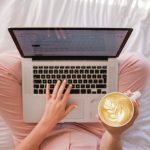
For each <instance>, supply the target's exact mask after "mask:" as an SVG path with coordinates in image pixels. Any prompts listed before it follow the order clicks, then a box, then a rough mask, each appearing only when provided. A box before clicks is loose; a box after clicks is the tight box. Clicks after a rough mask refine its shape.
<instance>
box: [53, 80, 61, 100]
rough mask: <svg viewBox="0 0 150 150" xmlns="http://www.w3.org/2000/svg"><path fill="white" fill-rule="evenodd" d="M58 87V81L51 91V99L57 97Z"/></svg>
mask: <svg viewBox="0 0 150 150" xmlns="http://www.w3.org/2000/svg"><path fill="white" fill-rule="evenodd" d="M59 87H60V81H57V83H56V85H55V87H54V90H53V94H52V98H54V99H55V98H56V97H57V93H58V90H59Z"/></svg>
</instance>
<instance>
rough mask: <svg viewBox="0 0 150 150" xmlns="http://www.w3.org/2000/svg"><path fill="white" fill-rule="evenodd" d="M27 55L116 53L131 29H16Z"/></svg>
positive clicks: (105, 54)
mask: <svg viewBox="0 0 150 150" xmlns="http://www.w3.org/2000/svg"><path fill="white" fill-rule="evenodd" d="M13 32H14V35H15V37H16V39H17V41H18V43H19V46H20V48H21V50H22V52H23V55H24V56H25V57H29V56H108V57H109V56H116V54H117V52H118V50H119V48H120V46H121V44H122V43H123V41H124V39H125V37H126V35H127V32H128V31H127V30H98V29H94V30H93V29H55V28H53V29H45V30H40V29H34V30H32V29H27V30H17V29H16V30H14V31H13Z"/></svg>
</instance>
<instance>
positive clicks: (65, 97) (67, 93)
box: [63, 84, 72, 103]
mask: <svg viewBox="0 0 150 150" xmlns="http://www.w3.org/2000/svg"><path fill="white" fill-rule="evenodd" d="M71 88H72V85H71V84H70V85H69V86H68V87H67V90H66V92H65V94H64V97H63V101H64V102H65V103H67V101H68V99H69V96H70V91H71Z"/></svg>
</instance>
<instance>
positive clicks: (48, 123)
mask: <svg viewBox="0 0 150 150" xmlns="http://www.w3.org/2000/svg"><path fill="white" fill-rule="evenodd" d="M38 125H39V126H40V127H41V128H43V129H45V130H46V132H48V131H50V130H52V129H53V128H54V127H55V125H56V123H55V122H54V121H49V120H46V119H44V118H42V119H41V120H40V122H39V124H38Z"/></svg>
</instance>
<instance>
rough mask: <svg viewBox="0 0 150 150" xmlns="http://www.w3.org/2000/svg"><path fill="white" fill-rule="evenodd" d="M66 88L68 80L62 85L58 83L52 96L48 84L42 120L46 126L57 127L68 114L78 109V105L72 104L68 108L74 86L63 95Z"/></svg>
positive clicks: (70, 86) (69, 87)
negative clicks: (52, 125)
mask: <svg viewBox="0 0 150 150" xmlns="http://www.w3.org/2000/svg"><path fill="white" fill-rule="evenodd" d="M65 87H66V80H64V81H63V83H62V84H61V82H60V81H57V83H56V85H55V88H54V90H53V93H52V94H50V93H49V91H50V85H49V84H47V87H46V106H45V111H44V114H43V116H42V119H41V120H42V121H44V122H45V123H46V124H54V125H56V124H57V123H58V122H59V121H60V120H62V119H63V118H64V117H65V116H66V115H67V114H69V113H70V112H71V111H72V110H73V109H74V108H76V107H77V105H76V104H71V105H70V106H68V107H67V106H66V105H67V101H68V99H69V95H70V91H71V88H72V85H69V86H68V88H67V89H66V91H65V93H64V94H63V92H64V89H65Z"/></svg>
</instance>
